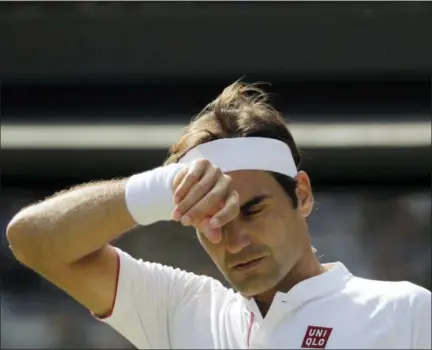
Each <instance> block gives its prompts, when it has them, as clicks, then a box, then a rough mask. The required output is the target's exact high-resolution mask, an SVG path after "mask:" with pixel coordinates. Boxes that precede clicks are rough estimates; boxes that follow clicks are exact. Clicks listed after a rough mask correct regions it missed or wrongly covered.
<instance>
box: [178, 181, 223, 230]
mask: <svg viewBox="0 0 432 350" xmlns="http://www.w3.org/2000/svg"><path fill="white" fill-rule="evenodd" d="M230 183H231V179H230V178H229V177H227V176H224V177H222V178H221V179H219V181H218V182H217V183H216V185H215V186H214V187H213V188H212V189H211V191H210V192H208V193H207V194H206V195H205V196H204V197H203V198H202V199H201V200H200V201H199V202H198V203H196V204H195V205H194V206H193V207H192V208H191V209H189V210H188V211H187V212H186V213H185V214H184V215H183V217H182V218H181V221H182V224H184V225H188V224H189V225H190V224H192V225H194V226H195V224H199V223H200V222H201V221H202V220H203V219H204V218H205V217H208V216H213V215H214V214H216V213H217V212H218V211H219V210H220V202H222V201H225V199H226V198H227V196H228V194H229V191H230Z"/></svg>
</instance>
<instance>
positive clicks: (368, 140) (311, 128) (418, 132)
mask: <svg viewBox="0 0 432 350" xmlns="http://www.w3.org/2000/svg"><path fill="white" fill-rule="evenodd" d="M185 127H186V125H184V124H181V125H180V124H159V125H157V124H133V125H132V124H127V125H126V124H118V125H117V124H100V125H97V124H89V125H86V124H43V125H41V124H11V123H6V124H2V125H1V148H2V149H35V148H37V149H53V148H55V149H108V148H117V149H119V148H120V149H128V148H138V149H140V148H142V149H158V148H168V147H169V146H170V145H171V144H172V143H174V142H175V141H177V140H178V138H179V137H180V136H181V135H182V132H183V129H184V128H185ZM289 128H290V130H291V131H292V133H293V135H294V138H295V140H296V142H297V143H298V145H299V146H300V147H307V148H319V147H337V148H344V147H424V146H430V145H431V123H430V122H413V123H297V124H290V125H289Z"/></svg>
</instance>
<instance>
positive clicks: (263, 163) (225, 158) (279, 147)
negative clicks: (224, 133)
mask: <svg viewBox="0 0 432 350" xmlns="http://www.w3.org/2000/svg"><path fill="white" fill-rule="evenodd" d="M198 159H207V160H209V161H210V162H211V163H212V164H213V165H215V166H217V167H219V168H220V169H221V170H222V172H224V173H226V172H229V171H236V170H266V171H272V172H276V173H280V174H284V175H287V176H290V177H292V178H294V177H295V176H296V175H297V167H296V165H295V163H294V159H293V157H292V154H291V150H290V148H289V147H288V145H287V144H286V143H284V142H282V141H279V140H276V139H271V138H266V137H238V138H225V139H218V140H215V141H210V142H207V143H203V144H201V145H198V146H196V147H194V148H192V149H191V150H190V151H189V152H187V153H186V154H185V155H184V156H183V157H182V158H181V159H180V160H179V161H178V162H179V163H182V164H188V163H191V162H192V161H194V160H198Z"/></svg>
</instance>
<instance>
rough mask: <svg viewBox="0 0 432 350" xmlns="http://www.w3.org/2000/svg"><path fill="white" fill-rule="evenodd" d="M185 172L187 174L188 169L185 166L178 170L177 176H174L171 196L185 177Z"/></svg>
mask: <svg viewBox="0 0 432 350" xmlns="http://www.w3.org/2000/svg"><path fill="white" fill-rule="evenodd" d="M187 172H188V167H186V166H185V167H184V168H182V169H180V170H179V171H177V174H176V175H175V176H174V180H173V195H174V193H175V191H176V190H177V187H178V186H179V185H180V183H181V182H182V180H183V179H184V177H185V176H186V174H187Z"/></svg>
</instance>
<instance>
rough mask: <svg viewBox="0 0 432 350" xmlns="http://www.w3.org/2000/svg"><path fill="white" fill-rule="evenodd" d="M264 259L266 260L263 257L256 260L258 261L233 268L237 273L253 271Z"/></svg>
mask: <svg viewBox="0 0 432 350" xmlns="http://www.w3.org/2000/svg"><path fill="white" fill-rule="evenodd" d="M263 259H264V257H261V258H256V259H252V260H248V261H245V262H241V263H238V264H235V265H233V267H232V268H233V270H235V271H241V272H245V271H251V270H253V269H255V268H257V267H258V266H259V265H260V264H261V262H262V261H263Z"/></svg>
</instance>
